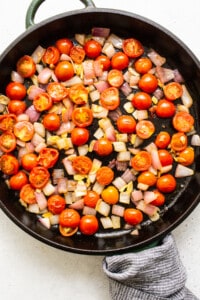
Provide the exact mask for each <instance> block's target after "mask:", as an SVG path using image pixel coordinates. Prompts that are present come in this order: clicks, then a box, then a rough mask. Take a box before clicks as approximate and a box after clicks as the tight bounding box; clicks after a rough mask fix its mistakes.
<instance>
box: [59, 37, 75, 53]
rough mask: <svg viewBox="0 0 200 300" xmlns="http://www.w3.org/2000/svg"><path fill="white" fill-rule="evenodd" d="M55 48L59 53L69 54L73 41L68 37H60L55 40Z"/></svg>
mask: <svg viewBox="0 0 200 300" xmlns="http://www.w3.org/2000/svg"><path fill="white" fill-rule="evenodd" d="M55 45H56V48H58V50H59V51H60V53H63V54H67V55H68V54H69V53H70V50H71V48H72V47H73V43H72V41H71V40H70V39H68V38H61V39H59V40H57V41H56V44H55Z"/></svg>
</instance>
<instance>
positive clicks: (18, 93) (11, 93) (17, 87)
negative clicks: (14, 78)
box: [6, 82, 26, 100]
mask: <svg viewBox="0 0 200 300" xmlns="http://www.w3.org/2000/svg"><path fill="white" fill-rule="evenodd" d="M6 96H7V97H8V98H10V99H11V100H22V99H24V98H25V96H26V88H25V86H24V85H23V84H22V83H20V82H10V83H8V84H7V86H6Z"/></svg>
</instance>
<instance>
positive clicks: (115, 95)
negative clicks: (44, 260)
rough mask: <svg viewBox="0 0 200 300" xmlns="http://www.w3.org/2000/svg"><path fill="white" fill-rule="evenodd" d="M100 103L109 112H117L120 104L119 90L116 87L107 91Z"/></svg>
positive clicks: (102, 95)
mask: <svg viewBox="0 0 200 300" xmlns="http://www.w3.org/2000/svg"><path fill="white" fill-rule="evenodd" d="M100 103H101V105H102V106H103V107H104V108H106V109H108V110H115V109H116V108H117V107H118V106H119V104H120V97H119V90H118V89H117V88H116V87H109V88H107V89H105V90H104V91H103V92H102V93H101V95H100Z"/></svg>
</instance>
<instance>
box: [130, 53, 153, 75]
mask: <svg viewBox="0 0 200 300" xmlns="http://www.w3.org/2000/svg"><path fill="white" fill-rule="evenodd" d="M134 67H135V70H136V72H138V73H140V74H145V73H147V72H148V71H149V70H151V68H152V62H151V60H150V59H149V58H148V57H140V58H139V59H137V60H136V62H135V63H134Z"/></svg>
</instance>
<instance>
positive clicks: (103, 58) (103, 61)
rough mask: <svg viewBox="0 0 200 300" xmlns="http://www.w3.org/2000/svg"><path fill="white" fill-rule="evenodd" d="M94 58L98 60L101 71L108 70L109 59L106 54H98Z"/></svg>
mask: <svg viewBox="0 0 200 300" xmlns="http://www.w3.org/2000/svg"><path fill="white" fill-rule="evenodd" d="M95 60H96V61H99V62H100V64H101V66H102V69H103V71H108V70H109V69H110V66H111V61H110V58H109V57H108V56H106V55H99V56H98V57H97V58H96V59H95Z"/></svg>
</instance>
